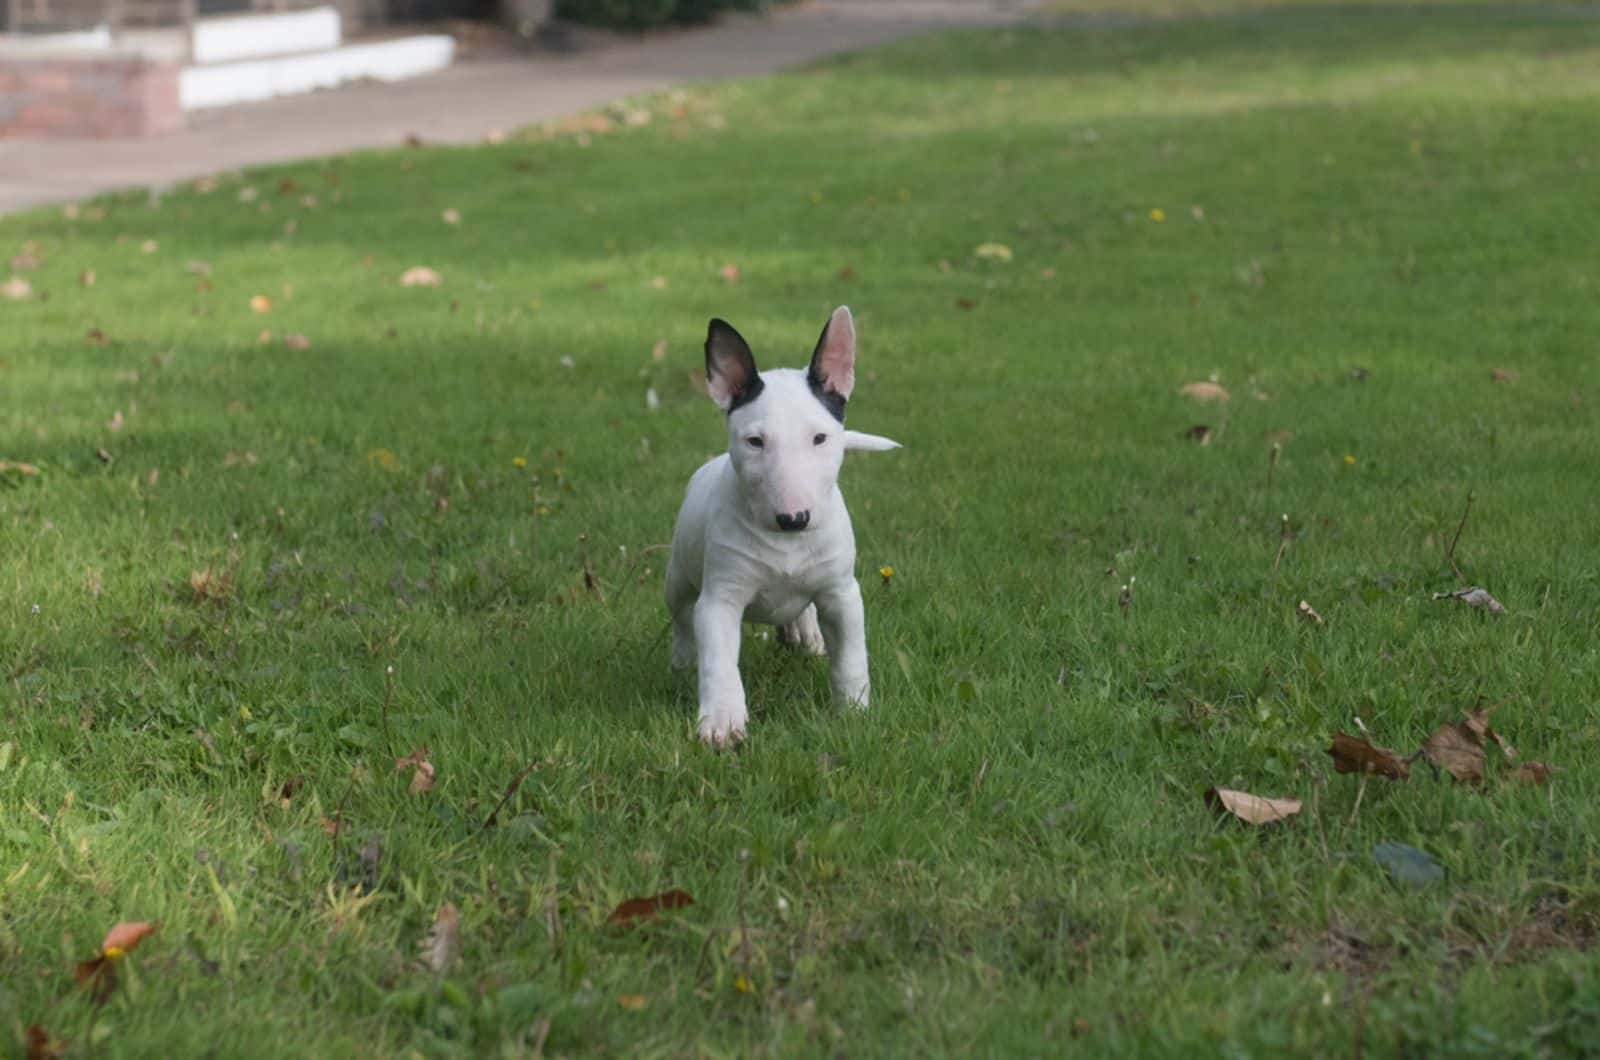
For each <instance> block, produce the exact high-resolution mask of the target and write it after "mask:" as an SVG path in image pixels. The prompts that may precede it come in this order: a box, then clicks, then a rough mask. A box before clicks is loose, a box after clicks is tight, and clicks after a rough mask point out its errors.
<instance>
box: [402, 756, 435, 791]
mask: <svg viewBox="0 0 1600 1060" xmlns="http://www.w3.org/2000/svg"><path fill="white" fill-rule="evenodd" d="M428 754H429V752H428V748H427V747H426V746H424V747H419V748H418V749H417V750H415V751H412V752H411V753H410V754H408V755H406V756H405V757H404V758H396V759H395V760H394V768H395V772H397V773H398V772H400V771H401V770H404V769H410V770H412V771H413V772H412V774H411V786H410V787H409V788H407V789H406V790H407V791H408V792H409V793H410V794H412V795H420V794H422V793H423V792H425V791H432V790H433V763H432V762H430V761H428Z"/></svg>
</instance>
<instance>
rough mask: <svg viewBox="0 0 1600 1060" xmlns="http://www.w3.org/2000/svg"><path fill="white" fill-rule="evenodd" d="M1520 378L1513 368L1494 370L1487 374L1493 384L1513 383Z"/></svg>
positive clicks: (1519, 374)
mask: <svg viewBox="0 0 1600 1060" xmlns="http://www.w3.org/2000/svg"><path fill="white" fill-rule="evenodd" d="M1520 376H1521V373H1519V372H1518V371H1517V370H1516V369H1515V368H1496V369H1495V370H1494V371H1492V372H1490V373H1489V379H1490V381H1491V382H1495V383H1515V382H1516V381H1517V380H1518V379H1519V378H1520Z"/></svg>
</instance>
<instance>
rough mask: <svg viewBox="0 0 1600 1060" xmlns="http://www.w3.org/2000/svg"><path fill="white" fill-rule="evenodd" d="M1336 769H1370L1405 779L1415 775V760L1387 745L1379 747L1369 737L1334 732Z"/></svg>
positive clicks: (1332, 751)
mask: <svg viewBox="0 0 1600 1060" xmlns="http://www.w3.org/2000/svg"><path fill="white" fill-rule="evenodd" d="M1328 755H1329V757H1331V758H1332V759H1333V771H1334V772H1335V773H1366V774H1372V775H1376V776H1380V777H1387V778H1389V779H1390V780H1404V779H1406V777H1408V776H1410V775H1411V764H1410V763H1409V762H1407V761H1406V760H1405V759H1404V758H1401V757H1400V756H1399V755H1397V754H1395V753H1394V752H1393V751H1391V750H1389V749H1388V748H1387V747H1378V746H1376V745H1374V744H1373V743H1371V742H1370V741H1368V740H1363V739H1361V738H1360V737H1358V736H1350V735H1348V734H1347V733H1342V732H1337V733H1334V734H1333V745H1332V746H1331V747H1329V748H1328Z"/></svg>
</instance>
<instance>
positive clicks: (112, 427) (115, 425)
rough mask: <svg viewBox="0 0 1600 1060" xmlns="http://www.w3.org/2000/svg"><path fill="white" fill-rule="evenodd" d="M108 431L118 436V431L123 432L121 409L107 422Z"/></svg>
mask: <svg viewBox="0 0 1600 1060" xmlns="http://www.w3.org/2000/svg"><path fill="white" fill-rule="evenodd" d="M106 430H108V431H110V432H111V433H112V434H116V433H117V432H118V431H120V430H122V410H121V409H118V410H117V411H115V412H113V413H112V414H111V418H110V419H109V420H107V421H106Z"/></svg>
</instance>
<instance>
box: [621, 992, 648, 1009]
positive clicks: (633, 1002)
mask: <svg viewBox="0 0 1600 1060" xmlns="http://www.w3.org/2000/svg"><path fill="white" fill-rule="evenodd" d="M617 1004H619V1005H621V1006H622V1007H623V1008H625V1009H627V1010H628V1011H629V1012H643V1011H644V1010H645V1009H646V1008H647V1007H649V1005H650V1002H649V1001H647V1000H645V996H644V995H643V994H623V995H622V996H621V997H619V998H617Z"/></svg>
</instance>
